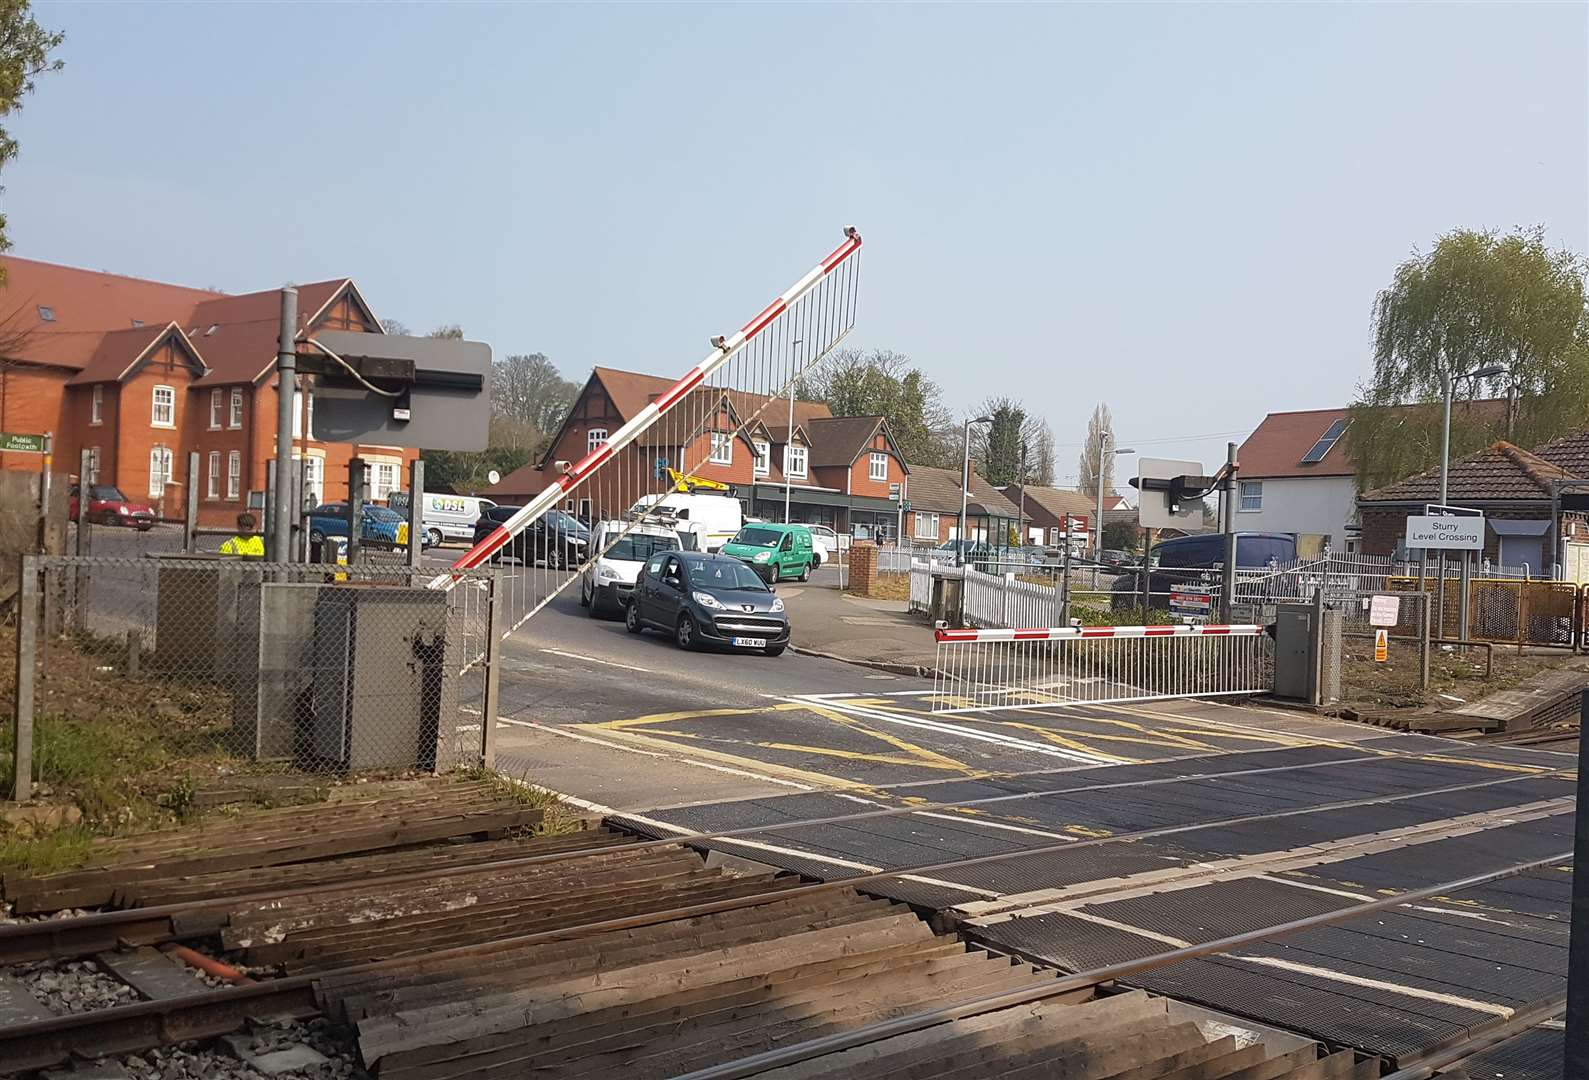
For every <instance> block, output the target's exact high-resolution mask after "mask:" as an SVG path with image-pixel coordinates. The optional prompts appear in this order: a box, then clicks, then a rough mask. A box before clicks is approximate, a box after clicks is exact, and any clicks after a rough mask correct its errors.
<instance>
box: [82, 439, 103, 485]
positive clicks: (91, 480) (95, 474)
mask: <svg viewBox="0 0 1589 1080" xmlns="http://www.w3.org/2000/svg"><path fill="white" fill-rule="evenodd" d="M84 483H88V484H97V483H99V447H97V446H90V447H89V448H88V476H86V477H85V478H84Z"/></svg>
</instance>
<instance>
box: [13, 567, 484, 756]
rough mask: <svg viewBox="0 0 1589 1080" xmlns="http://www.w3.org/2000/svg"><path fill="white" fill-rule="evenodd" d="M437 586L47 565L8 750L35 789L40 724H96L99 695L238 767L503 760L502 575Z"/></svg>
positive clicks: (34, 585) (159, 733)
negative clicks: (495, 740)
mask: <svg viewBox="0 0 1589 1080" xmlns="http://www.w3.org/2000/svg"><path fill="white" fill-rule="evenodd" d="M434 576H435V571H434V569H431V570H420V569H415V568H409V567H407V566H403V565H400V564H384V565H383V564H379V563H362V562H361V563H357V564H354V565H351V566H350V565H322V564H305V563H265V562H256V561H249V560H238V559H223V558H209V559H206V558H203V557H201V556H177V557H171V558H159V557H155V558H138V559H121V558H111V557H97V556H89V557H82V556H30V557H28V558H27V559H26V560H25V562H24V573H23V578H24V589H23V590H22V592H21V593H20V594H19V598H20V601H21V603H20V604H19V605H18V609H17V610H18V624H17V627H16V634H17V639H18V640H17V654H16V655H17V657H18V659H19V661H20V662H19V663H18V665H17V668H16V686H15V692H16V700H17V702H18V708H17V713H18V719H17V722H16V724H15V726H14V727H13V729H12V738H11V740H8V742H9V744H10V745H11V746H12V747H13V748H14V755H15V758H17V759H20V760H21V761H22V762H23V764H24V771H25V772H27V773H28V775H27V776H23V777H21V779H23V780H24V782H25V781H26V780H27V779H28V778H29V776H31V770H28V769H27V768H26V766H27V765H28V764H29V763H30V759H31V758H32V754H31V753H29V746H30V739H29V735H28V732H29V731H31V730H32V728H33V726H34V725H35V724H37V725H38V726H39V727H41V728H48V727H49V726H50V725H52V724H55V723H57V722H58V721H59V720H60V719H61V718H63V717H77V718H83V717H90V718H91V717H92V713H93V703H94V701H95V700H104V701H107V702H114V703H115V704H116V705H117V707H118V708H119V709H122V710H123V711H124V712H127V710H129V709H130V712H128V713H127V714H128V715H131V716H134V717H136V718H138V719H139V720H140V721H147V722H148V723H149V725H150V726H149V728H148V735H149V737H150V738H157V739H164V738H166V737H167V736H170V737H171V739H172V740H173V745H178V744H179V745H180V746H181V747H183V748H185V749H184V752H185V753H188V754H191V755H192V756H194V757H195V758H197V759H202V760H206V761H213V762H216V763H218V764H220V765H222V766H223V767H226V768H235V769H252V768H269V769H291V770H300V771H305V772H311V773H332V772H348V771H358V770H371V769H376V770H421V771H427V772H429V771H440V770H446V769H451V768H457V767H473V766H476V765H480V764H485V763H489V759H490V756H491V749H492V748H491V745H490V739H489V733H490V727H489V725H484V724H483V722H482V721H483V718H484V717H485V716H490V715H493V711H494V699H495V668H496V655H497V652H496V650H497V648H498V644H497V643H498V639H499V637H500V634H499V633H493V619H494V618H495V607H496V604H495V596H496V581H495V575H494V573H493V572H492V571H489V570H474V571H467V572H455V573H454V574H453V575H452V581H453V584H452V587H451V588H449V589H432V588H427V587H426V585H427V583H428V582H429V581H430V580H431V579H432V578H434ZM29 612H31V613H32V614H31V616H30V615H29ZM24 713H27V714H28V715H24ZM41 752H42V748H41Z"/></svg>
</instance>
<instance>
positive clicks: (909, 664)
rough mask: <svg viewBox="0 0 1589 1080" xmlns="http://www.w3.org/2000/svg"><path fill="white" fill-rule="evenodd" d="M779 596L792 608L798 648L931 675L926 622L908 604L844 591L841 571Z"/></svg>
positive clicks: (932, 652) (932, 645)
mask: <svg viewBox="0 0 1589 1080" xmlns="http://www.w3.org/2000/svg"><path fill="white" fill-rule="evenodd" d="M778 595H780V596H782V597H783V598H784V603H785V604H786V605H788V609H789V618H790V621H791V622H792V624H793V626H794V647H795V648H796V649H800V650H802V651H804V652H807V653H809V654H811V655H813V656H823V657H828V658H830V659H842V660H847V661H849V662H851V663H856V664H867V665H873V666H876V667H878V668H879V669H881V670H886V671H892V672H894V673H895V674H911V675H918V674H930V673H931V671H932V669H933V666H934V664H935V663H936V651H937V643H936V642H935V641H934V639H933V633H932V627H931V625H930V624H928V622H927V620H926V619H925V617H923V616H920V615H912V614H910V613H909V612H908V611H907V610H906V608H907V605H906V603H905V601H903V600H873V599H871V598H869V597H863V596H856V595H854V594H853V593H847V592H841V591H840V590H839V588H838V580H837V572H836V571H827V572H821V571H819V572H818V573H817V574H816V575H815V576H814V577H813V578H812V579H811V582H810V584H807V585H780V586H778Z"/></svg>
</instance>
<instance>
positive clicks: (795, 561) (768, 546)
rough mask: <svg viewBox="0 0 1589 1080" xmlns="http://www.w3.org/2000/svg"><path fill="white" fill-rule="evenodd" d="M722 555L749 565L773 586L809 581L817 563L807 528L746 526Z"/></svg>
mask: <svg viewBox="0 0 1589 1080" xmlns="http://www.w3.org/2000/svg"><path fill="white" fill-rule="evenodd" d="M722 553H723V554H724V555H732V556H733V557H734V558H736V559H739V560H741V561H742V562H745V563H748V564H749V565H750V567H751V569H753V570H755V571H756V573H757V574H759V575H761V578H762V580H763V581H766V582H769V583H772V582H777V581H782V580H783V579H784V578H796V579H798V580H800V581H809V580H811V571H812V569H813V568H815V566H816V564H817V556H816V550H815V548H814V547H813V545H812V543H811V533H810V532H809V531H807V529H806V527H805V526H804V525H774V524H772V523H771V522H764V523H762V524H760V525H746V526H745V527H744V528H743V529H740V530H739V532H737V533H735V534H734V538H733V539H732V540H730V541H729V542H728V543H726V544H724V545H723V549H722Z"/></svg>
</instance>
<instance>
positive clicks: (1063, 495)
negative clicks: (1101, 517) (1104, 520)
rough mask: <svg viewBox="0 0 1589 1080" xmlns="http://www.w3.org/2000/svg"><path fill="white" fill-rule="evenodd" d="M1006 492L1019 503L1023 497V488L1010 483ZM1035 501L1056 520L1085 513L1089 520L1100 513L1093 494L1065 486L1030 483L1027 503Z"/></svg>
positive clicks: (1105, 501) (1106, 499)
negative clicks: (1068, 489)
mask: <svg viewBox="0 0 1589 1080" xmlns="http://www.w3.org/2000/svg"><path fill="white" fill-rule="evenodd" d="M1004 494H1005V497H1006V498H1008V499H1009V500H1010V501H1012V502H1015V503H1017V504H1019V502H1020V499H1021V488H1020V487H1019V486H1017V485H1014V484H1012V485H1010V486H1009V487H1007V488H1005V489H1004ZM1108 502H1109V500H1108V498H1105V500H1104V503H1105V505H1107V504H1108ZM1033 503H1036V504H1037V505H1038V506H1039V507H1041V508H1042V509H1043V510H1044V511H1046V512H1047V513H1048V516H1049V517H1051V518H1053V519H1054V520H1055V521H1063V520H1064V518H1065V515H1067V514H1081V515H1085V516H1086V517H1087V518H1088V519H1089V520H1090V519H1092V518H1094V517H1096V516H1097V515H1098V502H1097V500H1096V499H1094V498H1093V496H1091V495H1086V494H1083V493H1082V492H1080V491H1066V490H1064V489H1063V488H1052V487H1040V486H1038V485H1036V484H1030V485H1028V486H1027V488H1026V505H1027V506H1031V505H1032V504H1033Z"/></svg>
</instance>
